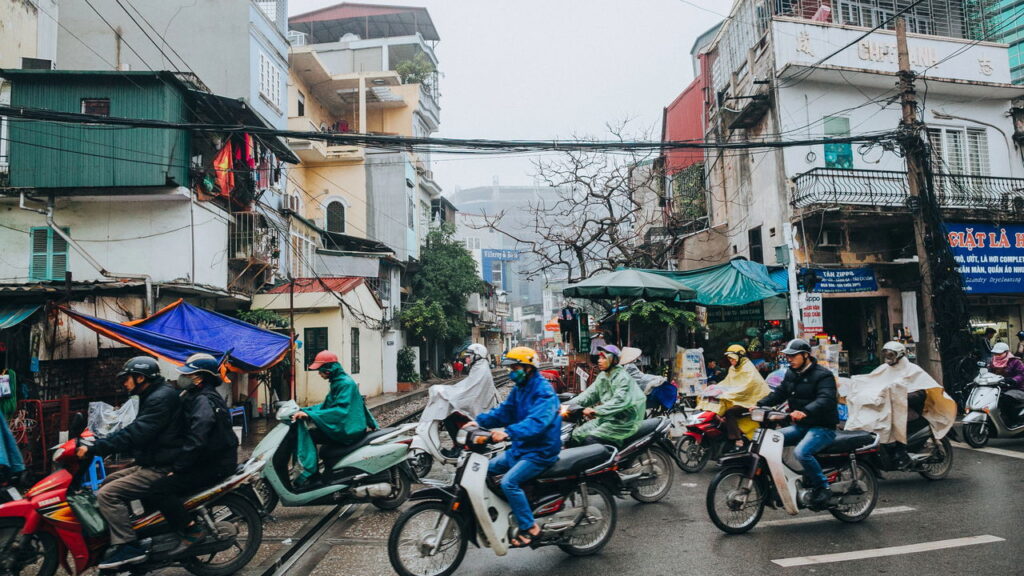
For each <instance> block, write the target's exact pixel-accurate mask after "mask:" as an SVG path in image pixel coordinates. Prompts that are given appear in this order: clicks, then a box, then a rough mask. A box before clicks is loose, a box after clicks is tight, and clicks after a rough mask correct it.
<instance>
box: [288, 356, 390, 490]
mask: <svg viewBox="0 0 1024 576" xmlns="http://www.w3.org/2000/svg"><path fill="white" fill-rule="evenodd" d="M320 370H321V371H326V372H327V373H328V379H329V380H330V382H331V389H330V391H329V392H328V393H327V397H326V398H324V401H323V402H321V403H320V404H317V405H316V406H310V407H309V408H303V409H302V411H303V412H305V413H306V414H308V415H309V421H310V422H312V423H313V424H316V427H317V428H318V429H319V430H320V431H321V432H322V433H323V434H324V435H325V436H327V438H328V439H329V440H330V441H331V442H335V443H338V444H351V443H353V442H356V441H358V440H359V439H360V438H362V437H363V436H364V435H365V434H366V431H367V430H368V429H376V428H377V421H376V420H375V419H374V418H373V414H370V411H369V410H367V409H366V404H365V403H364V402H363V397H362V396H361V395H360V394H359V385H358V384H356V381H355V380H353V379H352V377H351V376H349V375H348V373H347V372H345V369H344V368H342V367H341V364H338V363H337V362H331V363H330V364H326V365H324V367H322V368H321V369H320ZM296 455H297V457H298V460H299V464H301V465H302V473H301V474H300V475H299V477H300V479H306V478H308V477H309V476H311V475H312V474H313V473H314V472H316V471H317V455H316V445H315V444H314V442H313V438H312V437H310V434H309V429H308V428H307V427H306V426H303V425H298V447H297V448H296Z"/></svg>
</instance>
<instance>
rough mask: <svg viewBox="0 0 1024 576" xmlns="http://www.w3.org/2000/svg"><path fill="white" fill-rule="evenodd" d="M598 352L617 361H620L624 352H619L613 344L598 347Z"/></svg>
mask: <svg viewBox="0 0 1024 576" xmlns="http://www.w3.org/2000/svg"><path fill="white" fill-rule="evenodd" d="M597 350H598V352H604V353H605V354H610V355H612V356H614V357H615V360H616V361H617V360H618V359H619V356H622V350H619V347H618V346H615V345H612V344H609V345H607V346H598V347H597Z"/></svg>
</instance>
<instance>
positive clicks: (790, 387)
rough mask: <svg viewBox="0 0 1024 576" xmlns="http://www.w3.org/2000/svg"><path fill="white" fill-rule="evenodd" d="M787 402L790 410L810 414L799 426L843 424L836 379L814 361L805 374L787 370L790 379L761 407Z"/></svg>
mask: <svg viewBox="0 0 1024 576" xmlns="http://www.w3.org/2000/svg"><path fill="white" fill-rule="evenodd" d="M787 400H788V401H789V409H790V411H795V410H799V411H801V412H803V413H805V414H807V417H806V418H804V419H803V420H801V421H800V422H797V423H796V424H797V425H799V426H806V427H808V428H811V427H822V428H835V427H836V425H837V424H839V414H838V406H837V403H838V400H837V394H836V376H835V374H833V373H832V371H831V370H828V369H827V368H823V367H822V366H819V365H818V363H817V362H816V361H815V360H814V359H811V365H810V366H808V367H807V369H806V370H804V371H802V372H795V371H794V370H793V369H792V368H790V369H789V370H786V377H785V378H783V380H782V383H781V384H779V387H778V388H776V389H775V391H773V392H772V393H771V394H769V395H767V396H765V397H764V398H762V399H761V400H760V401H758V403H757V405H758V406H776V405H778V404H782V403H783V402H786V401H787Z"/></svg>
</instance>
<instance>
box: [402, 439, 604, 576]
mask: <svg viewBox="0 0 1024 576" xmlns="http://www.w3.org/2000/svg"><path fill="white" fill-rule="evenodd" d="M457 441H458V444H459V445H460V446H461V447H462V448H463V450H464V451H463V453H462V455H461V456H460V458H459V464H458V470H457V472H456V473H455V478H454V480H453V481H452V482H451V484H450V485H447V486H444V487H431V488H426V489H424V490H419V491H417V492H415V493H414V494H413V495H412V500H415V501H417V504H416V505H415V506H413V507H411V508H409V509H408V510H406V511H405V512H404V513H403V514H402V515H401V516H399V517H398V519H397V520H396V521H395V524H394V526H393V527H392V528H391V534H390V536H389V538H388V559H389V560H390V561H391V566H392V568H394V570H395V572H397V573H398V574H400V575H401V576H427V575H430V576H448V575H449V574H451V573H452V572H454V571H455V570H456V569H457V568H458V567H459V565H460V564H461V563H462V559H463V557H464V556H465V554H466V549H467V548H468V545H469V543H470V542H472V543H473V544H474V545H476V546H478V547H482V548H490V549H491V550H492V551H493V552H494V553H495V554H496V555H498V556H505V555H506V554H507V553H508V551H509V549H510V548H511V547H512V545H511V542H512V540H513V539H514V538H515V537H516V535H517V534H518V531H517V530H516V529H515V528H514V527H515V520H514V519H513V517H512V509H511V508H510V507H509V505H508V503H507V502H506V501H505V498H504V494H503V493H502V491H501V488H500V486H499V485H498V484H497V482H496V481H495V480H494V479H493V478H488V476H487V465H488V462H489V461H490V457H491V456H492V455H493V454H495V453H496V452H497V451H499V450H502V449H504V447H503V446H502V444H504V443H500V444H494V443H493V442H492V441H491V433H490V431H489V430H485V429H483V428H463V429H462V430H460V431H459V433H458V435H457ZM615 456H616V451H615V449H614V448H612V447H609V446H601V445H593V446H582V447H579V448H568V449H565V450H562V453H561V454H560V455H559V458H558V461H557V462H556V463H554V464H552V465H551V467H550V468H548V469H547V470H545V471H544V472H543V473H541V475H540V476H538V477H537V478H535V479H534V480H531V481H530V482H528V483H526V484H525V485H524V486H523V488H524V490H525V491H526V496H527V498H528V499H529V502H530V506H531V507H532V508H533V515H534V517H535V518H536V520H537V525H538V526H539V527H540V529H541V533H540V535H538V536H535V537H534V538H533V540H532V542H531V543H530V548H540V547H543V546H558V547H559V548H561V549H562V550H563V551H564V552H566V553H568V554H570V555H573V556H589V555H591V554H596V553H597V552H599V551H600V550H601V549H602V548H604V546H605V545H606V544H607V543H608V542H609V541H610V540H611V538H612V535H613V534H614V533H615V524H616V519H617V514H618V512H617V508H616V505H615V498H614V497H613V496H612V494H613V493H614V492H615V491H617V490H618V484H619V478H618V475H617V474H616V473H615Z"/></svg>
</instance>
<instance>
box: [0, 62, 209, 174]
mask: <svg viewBox="0 0 1024 576" xmlns="http://www.w3.org/2000/svg"><path fill="white" fill-rule="evenodd" d="M11 80H12V89H11V104H12V105H13V106H26V107H33V108H47V109H51V110H58V111H61V112H81V111H82V104H81V102H82V99H84V98H109V99H110V116H112V117H121V118H146V119H155V120H167V121H171V122H186V121H188V118H189V112H188V107H187V104H186V101H185V96H184V93H183V92H182V91H181V90H180V89H179V88H178V86H176V85H175V84H174V83H173V81H168V80H166V79H164V78H161V77H157V76H154V75H152V74H148V73H147V74H139V73H136V74H133V73H128V74H104V73H88V72H81V73H77V74H75V73H56V74H55V73H49V74H47V73H40V74H17V75H14V77H13V78H11ZM11 120H12V121H11V127H10V132H9V137H10V139H11V143H10V165H11V186H16V187H31V188H93V187H135V186H165V185H167V183H168V180H172V181H173V182H174V183H175V184H178V185H184V186H187V185H188V159H189V139H190V135H189V134H188V132H186V131H184V130H164V129H153V128H122V127H111V126H91V125H65V124H57V123H52V122H38V121H26V120H17V119H11Z"/></svg>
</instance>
